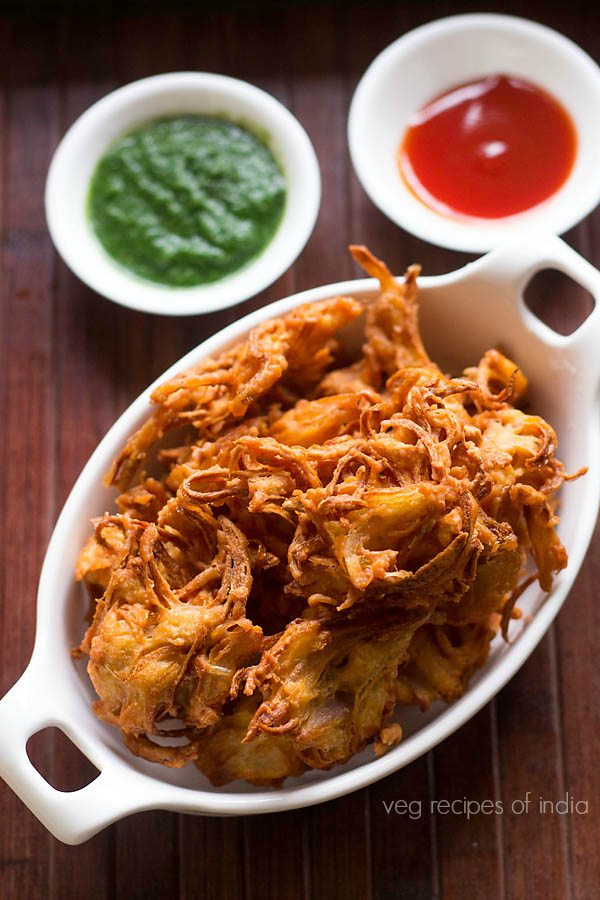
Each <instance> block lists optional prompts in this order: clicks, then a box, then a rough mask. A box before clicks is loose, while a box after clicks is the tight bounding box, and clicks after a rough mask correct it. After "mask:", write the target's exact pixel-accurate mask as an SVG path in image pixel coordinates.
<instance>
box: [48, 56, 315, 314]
mask: <svg viewBox="0 0 600 900" xmlns="http://www.w3.org/2000/svg"><path fill="white" fill-rule="evenodd" d="M190 113H191V114H198V115H218V116H224V117H226V118H229V119H232V120H233V121H238V122H241V123H242V124H245V125H247V126H248V127H250V128H252V127H255V128H256V130H257V132H258V133H259V134H261V136H262V135H266V138H267V141H268V144H269V146H270V148H271V150H272V152H273V154H274V156H275V158H276V159H277V161H278V162H279V164H280V165H281V167H282V169H283V171H284V174H285V177H286V181H287V200H286V206H285V210H284V213H283V218H282V220H281V223H280V224H279V227H278V229H277V231H276V233H275V235H274V237H273V238H272V240H271V241H270V243H269V244H268V245H267V246H266V247H265V249H264V250H263V252H262V253H261V254H260V255H259V256H258V257H256V259H254V260H252V261H251V262H249V263H247V264H246V265H245V266H244V267H243V268H242V269H239V270H238V271H236V272H234V273H232V274H231V275H229V276H227V277H225V278H222V279H221V280H220V281H216V282H213V283H211V284H207V285H198V286H194V287H186V288H173V287H169V286H166V285H162V284H157V283H155V282H152V281H146V280H144V279H142V278H139V277H138V276H137V275H135V274H133V273H131V272H129V271H128V270H127V269H125V268H123V267H122V266H120V265H119V263H117V262H115V261H114V260H113V259H112V257H110V256H109V255H108V254H107V253H106V251H105V250H104V248H103V247H102V245H101V244H100V242H99V240H98V239H97V237H96V235H95V234H94V232H93V229H92V227H91V224H90V222H89V221H88V216H87V212H86V205H87V195H88V190H89V184H90V179H91V177H92V174H93V172H94V169H95V167H96V164H97V163H98V160H99V159H100V157H101V156H102V155H103V154H104V152H105V151H106V149H107V148H108V146H109V145H110V144H111V143H112V142H113V141H114V140H115V139H116V138H118V137H119V136H120V135H122V134H124V133H126V132H128V131H131V130H132V129H134V128H136V127H137V126H139V125H142V124H143V123H145V122H148V121H151V120H152V119H155V118H160V117H162V116H176V115H185V114H190ZM320 198H321V179H320V175H319V165H318V163H317V158H316V156H315V152H314V150H313V147H312V144H311V142H310V140H309V139H308V136H307V134H306V132H305V131H304V129H303V128H302V126H301V125H300V123H299V122H298V121H297V119H295V118H294V116H293V115H292V114H291V113H290V112H289V111H288V110H287V109H286V108H285V107H284V106H283V105H282V104H281V103H279V101H277V100H275V98H274V97H271V95H270V94H267V93H265V92H264V91H261V90H260V89H259V88H257V87H254V86H253V85H251V84H247V83H246V82H244V81H238V80H237V79H235V78H228V77H226V76H224V75H214V74H211V73H208V72H174V73H169V74H167V75H156V76H153V77H152V78H144V79H142V80H141V81H135V82H133V83H132V84H128V85H126V86H125V87H122V88H119V89H118V90H116V91H113V92H112V93H111V94H108V95H107V96H106V97H103V98H102V100H99V101H98V102H97V103H95V104H94V105H93V106H91V107H90V108H89V109H88V110H86V112H84V113H83V115H82V116H80V117H79V119H77V121H76V122H75V123H74V124H73V125H72V126H71V128H70V129H69V130H68V132H67V133H66V135H65V136H64V138H63V140H62V141H61V143H60V145H59V147H58V149H57V150H56V153H55V154H54V158H53V159H52V163H51V165H50V169H49V172H48V179H47V182H46V219H47V221H48V228H49V230H50V235H51V237H52V240H53V241H54V245H55V247H56V249H57V250H58V252H59V253H60V255H61V256H62V258H63V259H64V261H65V262H66V264H67V265H68V266H69V268H70V269H72V271H73V272H74V273H75V274H76V275H77V276H78V277H79V278H81V280H82V281H85V283H86V284H88V285H89V286H90V287H91V288H93V289H94V290H95V291H97V292H98V293H99V294H103V295H104V296H105V297H108V298H109V299H110V300H114V301H115V302H116V303H120V304H121V305H122V306H129V307H131V308H132V309H137V310H143V311H144V312H151V313H159V314H162V315H177V316H185V315H196V314H198V313H208V312H214V311H215V310H218V309H224V308H225V307H228V306H233V305H234V304H235V303H239V302H241V301H242V300H246V299H247V298H248V297H252V296H253V295H254V294H257V293H258V292H259V291H261V290H263V288H266V287H268V285H270V284H272V283H273V282H274V281H275V280H276V279H277V278H278V277H279V276H280V275H281V274H282V273H283V272H285V270H286V269H287V268H289V266H290V265H291V264H292V263H293V262H294V260H295V259H296V257H297V256H298V254H299V253H300V251H301V250H302V248H303V247H304V245H305V244H306V241H307V240H308V238H309V237H310V234H311V232H312V230H313V227H314V224H315V220H316V218H317V213H318V211H319V203H320Z"/></svg>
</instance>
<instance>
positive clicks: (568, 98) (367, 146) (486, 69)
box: [348, 14, 600, 252]
mask: <svg viewBox="0 0 600 900" xmlns="http://www.w3.org/2000/svg"><path fill="white" fill-rule="evenodd" d="M491 74H507V75H514V76H517V77H521V78H524V79H527V80H528V81H531V82H533V83H534V84H537V85H538V86H539V87H541V88H544V89H545V90H546V91H548V92H549V93H550V94H552V95H553V96H554V97H556V99H557V100H559V101H560V103H562V104H563V106H564V107H565V109H567V110H568V112H569V113H570V115H571V117H572V118H573V121H574V123H575V128H576V130H577V136H578V149H577V157H576V160H575V165H574V167H573V170H572V172H571V174H570V176H569V177H568V178H567V180H566V182H565V183H564V185H563V186H562V187H561V188H560V189H559V190H558V191H557V192H556V193H555V194H554V195H553V196H552V197H550V198H548V200H545V201H544V202H543V203H540V204H539V205H537V206H535V207H532V208H531V209H530V210H527V211H525V212H522V213H518V214H516V215H512V216H506V217H503V218H501V219H483V218H476V219H475V218H470V219H459V218H450V217H449V216H444V215H442V214H440V213H438V212H435V211H434V210H432V209H430V208H429V207H428V206H426V205H425V204H424V203H423V202H421V201H420V200H419V199H418V198H417V197H416V196H415V195H414V194H413V193H412V191H411V190H410V188H409V187H408V186H407V184H406V183H405V181H404V179H403V178H402V176H401V175H400V173H399V170H398V165H397V151H398V146H399V144H400V142H401V140H402V137H403V134H404V132H405V130H406V127H407V123H408V120H409V119H410V117H411V115H412V114H414V113H415V112H416V111H417V110H419V109H420V108H422V107H423V106H424V105H425V104H426V103H427V102H428V101H429V100H432V99H433V98H434V97H436V96H437V95H439V94H442V93H444V92H445V91H447V90H449V89H451V88H453V87H455V86H456V85H458V84H461V83H465V82H468V81H473V80H475V79H477V78H480V77H482V76H485V75H491ZM348 141H349V145H350V155H351V157H352V163H353V165H354V168H355V171H356V174H357V176H358V178H359V180H360V182H361V184H362V186H363V188H364V189H365V191H366V192H367V194H368V195H369V197H370V198H371V200H372V201H373V203H375V205H376V206H378V207H379V209H380V210H381V211H382V212H383V213H385V215H386V216H388V218H390V219H391V220H392V221H393V222H395V223H396V224H397V225H400V226H401V227H402V228H404V229H405V230H406V231H409V232H411V233H412V234H415V235H416V236H417V237H420V238H423V239H424V240H426V241H430V242H431V243H432V244H437V245H439V246H441V247H449V248H451V249H454V250H465V251H469V252H482V251H486V250H489V249H491V248H493V247H495V246H497V245H499V244H500V243H504V242H505V241H511V240H518V239H520V238H521V237H525V236H530V235H531V234H532V233H533V234H535V233H537V232H539V231H540V230H543V231H544V232H549V231H550V232H554V233H555V234H562V233H563V232H565V231H567V229H569V228H571V227H572V226H573V225H575V224H576V223H577V222H579V221H580V220H581V219H582V218H583V217H584V216H586V215H587V214H588V213H589V212H591V210H592V209H594V207H595V206H596V205H597V204H598V202H599V201H600V166H599V165H598V147H599V146H600V68H598V66H597V65H596V63H595V62H594V61H593V60H592V59H591V58H590V57H589V56H588V55H587V54H586V53H584V51H583V50H581V48H580V47H578V46H577V45H576V44H574V43H573V42H572V41H570V40H568V39H567V38H565V37H563V36H562V35H560V34H558V33H557V32H555V31H552V30H551V29H550V28H546V27H545V26H543V25H538V24H537V23H535V22H530V21H528V20H527V19H520V18H516V17H514V16H503V15H493V14H474V15H460V16H451V17H449V18H446V19H440V20H438V21H436V22H430V23H429V24H427V25H423V26H422V27H420V28H416V29H415V30H414V31H410V32H409V33H408V34H405V35H404V36H403V37H401V38H400V39H399V40H397V41H395V42H394V43H393V44H390V46H389V47H387V48H386V49H385V50H384V51H383V52H382V53H380V55H379V56H378V57H377V58H376V59H375V60H374V61H373V62H372V63H371V65H370V66H369V68H368V69H367V71H366V72H365V74H364V76H363V78H362V79H361V81H360V83H359V85H358V87H357V89H356V92H355V94H354V97H353V99H352V104H351V106H350V115H349V119H348Z"/></svg>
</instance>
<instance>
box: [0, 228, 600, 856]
mask: <svg viewBox="0 0 600 900" xmlns="http://www.w3.org/2000/svg"><path fill="white" fill-rule="evenodd" d="M547 267H550V268H556V269H559V270H561V271H564V272H566V273H567V274H569V275H570V276H571V277H573V278H574V279H575V280H576V281H578V282H580V283H581V284H582V285H583V286H584V287H586V288H587V289H588V290H589V291H590V292H591V293H592V294H593V295H594V296H595V298H596V310H595V312H594V313H593V314H592V315H591V316H590V317H589V318H588V319H587V320H586V322H584V324H583V325H582V326H581V327H580V328H579V329H578V330H577V331H576V332H575V333H574V334H572V335H570V336H569V337H562V336H560V335H557V334H556V333H555V332H553V331H551V330H550V329H549V328H547V327H546V326H545V325H543V324H542V323H541V322H540V321H539V320H538V319H537V318H536V317H535V316H533V314H532V313H531V312H529V311H528V309H527V308H526V307H525V305H524V303H523V298H522V290H523V288H524V286H525V285H526V283H527V282H528V280H529V278H530V277H531V276H532V275H533V274H534V273H535V272H537V271H539V270H541V269H544V268H547ZM420 285H421V290H422V297H423V303H422V306H421V319H422V328H423V334H424V338H425V341H426V344H427V346H428V348H429V350H430V352H431V354H432V356H433V358H434V359H436V360H438V361H439V362H440V363H441V364H442V366H444V367H448V368H449V369H451V370H454V371H460V370H461V369H462V368H463V367H464V366H465V365H467V364H470V363H473V362H475V361H477V360H478V359H479V358H480V356H481V354H482V353H483V352H484V351H485V350H486V349H488V348H489V347H491V346H494V345H495V344H498V343H501V344H502V345H504V346H505V347H506V348H507V350H508V352H509V353H510V354H511V356H512V357H513V358H514V359H516V360H518V361H520V362H521V363H522V364H523V366H524V369H525V371H526V373H527V375H528V376H529V377H530V380H531V385H532V406H533V408H534V409H535V410H538V411H539V412H540V413H541V414H543V415H544V416H546V417H547V418H548V419H549V420H550V422H552V423H553V424H554V425H555V426H556V428H557V430H558V434H559V441H560V448H559V449H560V456H561V458H562V459H563V460H564V461H565V464H566V466H567V470H568V471H571V472H573V471H575V470H577V469H578V468H579V467H580V466H582V465H587V464H589V465H590V467H591V468H590V472H589V474H588V475H586V477H585V478H582V479H580V480H578V481H576V482H574V483H572V484H568V485H566V486H565V488H564V490H563V492H562V495H561V506H560V514H561V522H560V534H561V537H562V540H563V541H564V543H565V545H566V547H567V550H568V553H569V557H570V561H569V566H568V568H567V569H566V570H565V571H564V572H561V573H560V575H559V576H558V577H557V578H556V582H555V587H554V589H553V591H552V593H551V594H550V596H548V597H547V599H546V600H545V601H544V602H543V604H542V599H543V595H542V593H541V592H540V590H539V589H538V588H537V587H536V586H532V587H531V588H530V589H529V590H528V591H527V592H526V593H525V594H524V595H523V597H522V598H521V599H520V600H519V606H520V607H522V608H523V610H524V612H525V613H527V614H531V615H533V619H532V620H531V621H530V622H529V624H524V623H526V622H527V621H528V619H527V616H526V617H525V618H524V619H523V620H521V622H520V623H513V625H512V626H511V639H512V643H511V644H510V645H508V644H506V643H504V642H503V641H502V640H501V639H500V638H496V639H495V640H494V642H493V644H492V651H491V654H490V657H489V660H488V661H487V663H486V665H485V666H484V668H483V669H481V670H480V671H479V672H478V673H477V675H476V676H475V678H473V680H472V682H471V684H470V686H469V688H468V690H467V692H466V693H465V695H464V696H463V697H461V699H460V700H458V701H457V702H456V703H454V704H453V705H452V706H445V705H443V704H435V705H434V706H432V707H431V708H430V710H429V711H428V713H427V714H423V713H421V712H419V711H418V710H415V709H402V710H398V719H399V721H401V722H402V726H403V729H404V733H405V735H406V737H405V739H404V740H403V741H402V743H401V744H399V746H398V747H395V748H394V749H393V750H390V752H389V753H387V754H386V755H385V756H383V757H381V758H380V759H376V758H375V755H374V753H373V750H372V748H367V749H366V750H365V751H364V752H363V753H361V754H359V755H358V756H356V757H354V758H353V759H352V760H351V761H350V762H348V763H347V764H346V765H345V766H338V767H335V768H333V769H331V770H330V771H329V772H317V771H311V772H307V773H306V774H305V775H303V776H302V777H300V778H293V779H289V781H287V782H286V784H285V786H284V787H283V788H281V789H265V788H255V787H251V786H250V785H247V784H245V783H241V782H235V783H233V784H230V785H227V786H226V787H224V788H216V787H213V786H212V785H211V784H210V783H209V782H208V781H207V779H205V778H204V777H203V776H202V775H201V774H200V772H199V771H198V770H197V769H196V768H195V767H194V766H192V765H189V766H187V767H186V768H185V769H180V770H175V769H166V768H164V767H163V766H160V765H157V764H152V763H150V762H146V761H145V760H142V759H138V758H137V757H135V756H133V755H132V754H131V753H130V752H129V751H128V750H126V749H125V747H124V745H123V742H122V740H121V736H120V733H119V732H118V731H117V730H116V729H115V728H111V727H110V726H109V725H105V724H104V723H102V722H101V721H99V720H98V719H97V718H96V717H95V716H94V714H93V713H92V710H91V708H90V705H91V702H92V700H93V698H94V692H93V690H92V687H91V684H90V682H89V679H88V677H87V674H86V672H85V665H84V663H83V662H81V663H78V664H75V663H74V662H73V660H72V659H71V657H70V654H69V650H70V648H71V647H72V646H74V645H75V644H77V643H78V642H79V641H80V639H81V635H82V633H83V631H84V628H85V623H84V610H85V608H86V605H87V604H86V602H85V600H84V598H83V597H82V592H81V589H80V588H79V586H77V585H76V584H75V581H74V576H73V571H74V567H75V561H76V559H77V556H78V553H79V549H80V547H81V546H82V544H83V543H84V541H85V540H86V539H87V537H88V535H89V532H90V519H91V518H92V517H93V516H95V515H98V514H99V513H101V512H102V511H104V510H105V509H106V508H107V506H108V504H109V502H110V496H111V495H110V493H109V492H108V491H107V489H106V488H105V487H103V485H102V483H101V478H102V475H103V473H104V472H105V471H106V470H107V469H108V467H109V464H110V462H111V460H112V459H113V457H114V456H115V454H116V453H117V451H118V450H119V449H120V448H121V447H122V445H123V443H124V442H125V440H126V439H127V438H128V437H129V435H130V434H131V432H132V431H134V430H135V429H136V428H137V427H138V426H139V425H140V424H141V423H142V422H143V421H144V420H145V418H146V417H147V415H148V401H149V393H150V390H151V388H148V390H147V391H144V393H143V394H142V395H141V396H140V397H138V399H137V400H136V401H135V402H134V403H132V405H131V406H130V407H129V409H128V410H127V411H126V412H125V413H123V415H122V416H121V418H120V419H119V420H118V421H117V422H116V423H115V425H114V426H113V427H112V428H111V430H110V431H109V432H108V434H107V435H106V437H105V438H104V439H103V440H102V442H101V443H100V445H99V446H98V448H97V450H96V451H95V452H94V453H93V455H92V456H91V458H90V460H89V462H88V463H87V465H86V466H85V468H84V470H83V472H82V473H81V475H80V477H79V479H78V480H77V483H76V484H75V486H74V488H73V490H72V492H71V495H70V496H69V498H68V500H67V502H66V504H65V506H64V508H63V511H62V513H61V515H60V517H59V520H58V522H57V524H56V527H55V529H54V534H53V535H52V539H51V541H50V545H49V547H48V551H47V553H46V558H45V561H44V565H43V569H42V574H41V578H40V584H39V591H38V623H37V632H36V641H35V647H34V652H33V656H32V659H31V662H30V663H29V666H28V668H27V669H26V671H25V673H24V674H23V676H22V677H21V679H20V680H19V681H18V682H17V684H16V685H15V686H14V687H13V688H12V689H11V690H10V691H9V692H8V694H7V695H6V696H5V697H4V698H3V699H2V700H0V775H1V776H2V777H3V778H4V779H5V780H6V781H7V782H8V784H9V785H10V786H11V787H12V788H13V790H14V791H16V793H17V794H18V795H19V796H20V797H21V799H22V800H23V802H24V803H26V804H27V806H29V807H30V809H31V810H32V811H33V812H34V813H35V815H36V816H37V817H38V818H39V819H40V820H41V821H42V822H43V823H44V825H45V826H46V827H47V828H48V829H49V830H50V831H51V832H52V833H53V834H54V835H55V836H56V837H58V838H59V839H60V840H62V841H66V842H67V843H74V844H75V843H79V842H81V841H84V840H86V839H87V838H89V837H90V836H91V835H93V834H95V833H96V832H97V831H99V830H100V829H101V828H104V827H105V826H106V825H108V824H109V823H110V822H114V821H115V820H116V819H119V818H121V817H123V816H125V815H128V814H130V813H134V812H139V811H141V810H144V809H171V810H178V811H180V812H188V813H199V814H205V815H244V814H255V813H266V812H277V811H279V810H286V809H294V808H297V807H302V806H309V805H311V804H315V803H320V802H323V801H325V800H331V799H333V798H334V797H339V796H340V795H342V794H346V793H349V792H350V791H354V790H356V789H357V788H361V787H364V786H365V785H368V784H370V783H371V782H373V781H376V780H377V779H379V778H383V777H384V776H386V775H389V774H390V773H391V772H394V771H395V770H396V769H399V768H400V767H402V766H405V765H406V764H407V763H410V762H411V761H412V760H414V759H416V758H417V757H418V756H420V755H421V754H423V753H425V752H427V751H428V750H430V749H431V747H433V746H434V745H435V744H437V743H439V741H441V740H443V739H444V738H445V737H447V735H449V734H451V733H452V732H453V731H455V730H456V729H457V728H459V727H460V726H461V725H463V724H464V723H465V722H466V721H467V719H469V718H470V717H471V716H472V715H474V713H476V712H477V710H479V709H480V708H481V706H483V704H484V703H486V702H487V701H488V700H489V699H490V698H491V697H492V696H493V695H494V694H495V693H496V692H497V691H498V690H499V689H500V688H501V687H502V686H503V685H504V684H505V683H506V681H508V679H509V678H510V677H511V676H512V675H513V674H514V673H515V672H516V670H517V669H518V668H519V666H520V665H521V664H522V663H523V662H524V660H525V659H526V658H527V656H528V655H529V654H530V653H531V651H532V650H533V648H534V647H535V645H536V644H537V643H538V641H539V640H540V638H541V637H542V636H543V634H544V633H545V631H546V629H547V628H548V626H549V625H550V623H551V621H552V619H553V618H554V616H555V615H556V613H557V612H558V610H559V609H560V606H561V605H562V603H563V600H564V599H565V597H566V594H567V592H568V590H569V588H570V587H571V585H572V583H573V580H574V578H575V576H576V574H577V571H578V569H579V567H580V565H581V562H582V559H583V557H584V554H585V551H586V549H587V546H588V543H589V540H590V537H591V534H592V530H593V527H594V523H595V520H596V515H597V512H598V500H599V496H600V466H599V465H598V459H600V422H599V417H598V397H599V393H598V390H599V386H600V354H599V353H598V346H599V344H600V309H599V308H598V303H599V302H600V273H599V272H597V271H596V270H595V269H593V268H592V267H591V266H590V265H589V263H587V262H585V261H584V260H583V259H581V257H579V256H577V254H576V253H575V252H574V251H573V250H571V249H570V248H569V247H567V245H566V244H563V243H562V241H560V240H559V239H558V238H552V237H550V238H547V239H538V240H536V241H531V242H529V243H527V244H519V245H517V246H515V247H509V248H507V249H502V250H497V251H495V252H493V253H491V254H489V255H488V256H487V257H484V258H483V259H481V260H479V261H477V262H476V263H473V264H471V265H470V266H467V267H466V268H464V269H460V270H459V271H457V272H452V273H450V274H449V275H443V276H439V277H435V278H423V279H421V280H420ZM375 289H376V283H375V282H374V281H373V280H372V279H363V280H361V281H347V282H343V283H341V284H335V285H326V286H325V287H319V288H315V289H314V290H311V291H306V292H305V293H303V294H296V295H295V296H293V297H288V298H286V299H285V300H280V301H279V302H277V303H273V304H271V305H270V306H266V307H263V308H262V309H259V310H257V311H256V312H254V313H251V314H250V315H249V316H246V317H245V318H244V319H241V320H240V321H238V322H234V323H233V324H232V325H230V326H229V327H228V328H226V329H224V330H223V331H222V332H220V333H219V334H217V335H215V336H214V337H212V338H210V339H209V340H208V341H206V342H205V343H204V344H202V345H201V346H199V347H197V348H196V349H195V350H192V352H191V353H189V354H188V355H187V356H185V357H184V358H183V359H181V360H180V361H179V362H178V363H176V364H175V365H174V366H173V367H172V368H171V369H169V370H168V371H167V372H165V374H164V375H163V376H162V377H161V379H159V380H160V381H162V380H163V379H164V378H168V377H170V376H171V375H173V374H174V373H175V372H178V371H181V370H182V369H185V368H186V367H188V366H192V365H195V364H197V363H198V362H200V361H201V360H202V359H204V358H205V357H206V356H209V355H211V356H212V355H214V354H215V353H218V352H219V351H221V350H223V349H225V348H226V347H228V346H230V345H231V344H232V343H234V342H237V341H239V340H241V339H243V338H244V337H245V336H246V334H247V333H248V330H249V329H250V328H252V327H254V326H256V325H258V324H259V323H260V322H263V321H264V320H265V319H267V318H270V317H272V316H276V315H280V314H282V313H286V312H288V311H289V310H291V309H293V308H294V307H296V306H298V305H299V304H300V303H306V302H310V301H314V300H322V299H324V298H326V297H331V296H334V295H336V294H338V293H342V294H353V295H355V296H359V297H364V296H368V295H371V294H372V293H373V292H374V291H375ZM361 329H362V326H361V324H360V323H358V326H357V329H356V334H355V335H354V337H355V339H356V340H357V341H360V337H361V335H360V331H361ZM458 336H460V338H458ZM22 600H23V602H27V598H22ZM51 725H55V726H57V727H58V728H60V729H62V730H63V731H64V732H65V733H66V734H67V735H68V737H69V738H70V739H71V740H72V741H73V742H74V743H75V744H76V745H77V746H78V747H79V748H80V750H81V751H82V752H83V753H84V754H85V755H86V756H87V757H88V758H89V759H90V760H91V761H92V762H93V763H94V765H95V766H96V767H97V768H98V769H99V770H100V773H101V774H100V775H99V776H98V778H97V779H96V780H95V781H93V782H92V783H91V784H89V785H88V786H87V787H84V788H82V789H81V790H79V791H75V792H73V793H61V792H60V791H57V790H55V789H54V788H53V787H51V786H50V785H49V784H48V783H47V782H46V781H45V780H44V779H43V778H42V776H41V775H40V774H39V773H38V772H37V770H36V769H35V768H34V767H33V766H32V764H31V762H30V761H29V758H28V756H27V752H26V744H27V740H28V738H29V737H30V736H31V735H32V734H34V733H36V732H37V731H39V730H40V729H42V728H45V727H47V726H51ZM523 764H524V765H526V764H527V760H524V761H523Z"/></svg>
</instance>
